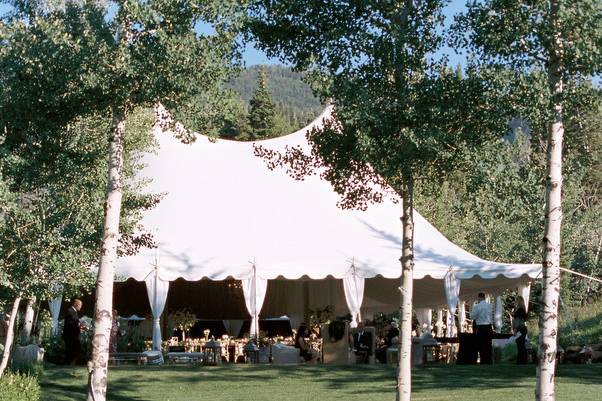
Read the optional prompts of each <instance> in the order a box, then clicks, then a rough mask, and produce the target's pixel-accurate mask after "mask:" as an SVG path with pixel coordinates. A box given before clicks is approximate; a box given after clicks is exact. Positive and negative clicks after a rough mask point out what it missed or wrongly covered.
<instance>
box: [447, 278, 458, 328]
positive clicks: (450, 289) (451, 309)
mask: <svg viewBox="0 0 602 401" xmlns="http://www.w3.org/2000/svg"><path fill="white" fill-rule="evenodd" d="M444 281H445V298H447V308H448V309H447V310H448V315H447V334H446V335H447V336H448V337H453V336H454V335H455V334H456V323H455V318H454V316H455V314H456V308H457V307H458V302H459V300H460V279H458V278H456V275H455V274H454V271H453V270H449V271H448V272H447V274H446V275H445V280H444Z"/></svg>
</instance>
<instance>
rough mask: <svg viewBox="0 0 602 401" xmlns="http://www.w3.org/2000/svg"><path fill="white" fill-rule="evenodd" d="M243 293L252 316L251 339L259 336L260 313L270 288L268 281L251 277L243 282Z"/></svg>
mask: <svg viewBox="0 0 602 401" xmlns="http://www.w3.org/2000/svg"><path fill="white" fill-rule="evenodd" d="M241 281H242V291H243V294H244V296H245V305H246V306H247V311H248V312H249V314H250V315H251V330H250V335H251V337H257V336H258V335H259V312H261V307H262V306H263V302H264V301H265V293H266V291H267V288H268V280H266V279H263V278H259V277H257V275H256V274H253V275H252V276H251V277H249V278H246V279H243V280H241Z"/></svg>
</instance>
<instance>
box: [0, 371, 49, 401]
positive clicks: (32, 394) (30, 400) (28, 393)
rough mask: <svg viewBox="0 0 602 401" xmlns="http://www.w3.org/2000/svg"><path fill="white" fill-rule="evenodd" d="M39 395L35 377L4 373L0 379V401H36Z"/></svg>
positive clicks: (38, 386)
mask: <svg viewBox="0 0 602 401" xmlns="http://www.w3.org/2000/svg"><path fill="white" fill-rule="evenodd" d="M40 395H41V392H40V385H39V384H38V381H37V379H36V377H35V376H29V375H26V374H20V373H9V372H6V373H5V374H4V375H3V376H2V377H1V378H0V401H37V400H39V399H40Z"/></svg>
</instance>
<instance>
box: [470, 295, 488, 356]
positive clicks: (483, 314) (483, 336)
mask: <svg viewBox="0 0 602 401" xmlns="http://www.w3.org/2000/svg"><path fill="white" fill-rule="evenodd" d="M470 317H471V318H472V320H473V326H474V331H475V335H476V348H477V352H478V353H479V357H480V362H481V364H491V363H492V358H491V354H492V347H491V337H492V335H493V329H492V327H491V305H490V304H489V302H487V301H486V300H485V294H484V293H482V292H480V293H479V295H478V301H477V303H476V304H474V306H473V307H472V311H471V313H470Z"/></svg>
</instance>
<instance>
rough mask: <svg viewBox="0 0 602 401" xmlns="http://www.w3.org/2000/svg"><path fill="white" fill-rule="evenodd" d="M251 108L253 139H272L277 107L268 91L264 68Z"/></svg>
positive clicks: (250, 117)
mask: <svg viewBox="0 0 602 401" xmlns="http://www.w3.org/2000/svg"><path fill="white" fill-rule="evenodd" d="M249 106H250V108H249V124H250V125H251V137H252V138H253V139H255V138H269V137H271V136H272V135H273V134H274V128H275V125H276V105H275V104H274V101H273V100H272V94H271V93H270V91H269V90H268V77H267V72H266V70H265V68H264V67H262V68H261V70H260V71H259V80H258V83H257V90H256V91H255V93H254V94H253V98H252V99H251V101H250V102H249Z"/></svg>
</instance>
